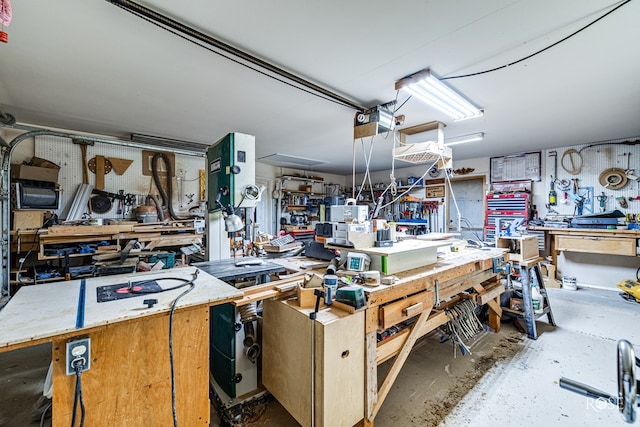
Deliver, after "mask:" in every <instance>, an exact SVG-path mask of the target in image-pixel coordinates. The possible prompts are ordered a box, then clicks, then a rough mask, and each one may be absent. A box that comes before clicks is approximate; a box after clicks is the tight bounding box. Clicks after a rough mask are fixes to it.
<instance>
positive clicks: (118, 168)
mask: <svg viewBox="0 0 640 427" xmlns="http://www.w3.org/2000/svg"><path fill="white" fill-rule="evenodd" d="M107 160H108V161H110V162H111V166H112V167H113V170H114V171H115V172H116V173H117V174H118V175H122V174H124V173H125V172H126V171H127V169H128V168H129V166H130V165H131V163H133V160H129V159H118V158H115V157H109V158H108V159H107Z"/></svg>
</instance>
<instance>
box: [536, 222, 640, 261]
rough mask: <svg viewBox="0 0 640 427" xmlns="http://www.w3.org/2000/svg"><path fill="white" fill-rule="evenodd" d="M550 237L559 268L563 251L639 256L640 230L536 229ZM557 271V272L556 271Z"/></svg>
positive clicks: (551, 249) (551, 248)
mask: <svg viewBox="0 0 640 427" xmlns="http://www.w3.org/2000/svg"><path fill="white" fill-rule="evenodd" d="M531 229H532V230H535V231H544V232H545V235H546V236H549V240H550V242H549V252H550V255H551V262H552V264H553V265H555V266H556V267H557V266H558V255H559V254H560V252H562V251H569V252H581V253H588V254H601V255H618V256H632V257H635V256H638V252H637V246H638V244H637V241H638V239H640V230H606V229H594V228H551V227H534V228H531ZM556 271H557V270H556Z"/></svg>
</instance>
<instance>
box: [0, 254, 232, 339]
mask: <svg viewBox="0 0 640 427" xmlns="http://www.w3.org/2000/svg"><path fill="white" fill-rule="evenodd" d="M195 270H196V269H195V268H191V267H189V268H178V269H172V270H167V271H161V272H151V273H136V274H126V275H117V276H108V277H97V278H90V279H87V280H86V300H85V314H84V327H83V328H81V329H76V317H77V310H78V297H79V290H80V280H72V281H68V282H56V283H49V284H42V285H37V286H24V287H22V288H21V289H20V290H19V291H18V292H17V293H16V295H15V296H14V297H13V298H12V299H11V301H9V303H8V304H7V305H6V306H5V307H4V309H2V310H1V311H0V330H2V336H0V351H7V350H11V349H14V348H20V347H25V346H29V345H34V344H37V343H40V342H45V341H49V340H50V339H51V338H52V337H57V336H62V335H66V334H75V335H77V334H78V333H79V332H81V331H83V330H89V329H93V328H96V327H101V326H104V325H108V324H113V323H118V322H124V321H128V320H134V319H136V318H143V317H146V316H152V315H158V314H161V313H166V312H168V311H169V310H170V308H171V304H172V303H173V300H174V299H175V298H176V297H177V296H178V295H180V294H181V293H182V292H183V291H185V290H186V289H187V288H186V287H182V288H178V289H175V290H172V291H167V292H161V293H154V294H146V295H140V296H139V297H132V298H126V299H121V300H117V301H107V302H101V303H98V302H97V293H96V289H97V288H98V287H99V286H105V285H113V284H118V283H125V284H126V283H128V280H129V279H131V280H132V281H133V282H137V281H141V280H146V279H149V280H153V279H156V278H167V277H169V278H174V277H180V278H184V279H191V278H192V277H193V276H192V274H193V272H194V271H195ZM179 283H180V282H179V281H177V280H173V281H170V280H162V281H160V282H158V284H159V285H160V286H161V287H163V288H168V287H171V286H175V285H177V284H179ZM242 296H243V293H242V292H241V291H239V290H238V289H236V288H234V287H233V286H230V285H228V284H226V283H224V282H222V281H221V280H219V279H216V278H215V277H213V276H211V275H209V274H207V273H205V272H203V271H201V270H200V271H199V275H198V278H197V279H196V281H195V287H194V289H193V290H192V291H191V292H189V293H188V294H187V295H185V296H184V297H183V298H181V299H180V301H179V302H178V304H177V307H176V311H178V310H181V309H184V308H188V307H193V306H198V305H213V304H215V303H222V302H226V301H230V300H234V299H238V298H241V297H242ZM147 298H155V299H157V300H158V303H157V304H156V305H155V306H153V307H152V308H147V306H146V305H144V304H143V300H144V299H147Z"/></svg>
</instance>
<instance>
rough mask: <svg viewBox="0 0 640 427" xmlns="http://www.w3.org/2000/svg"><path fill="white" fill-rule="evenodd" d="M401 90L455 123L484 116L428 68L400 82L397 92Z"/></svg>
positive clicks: (397, 84)
mask: <svg viewBox="0 0 640 427" xmlns="http://www.w3.org/2000/svg"><path fill="white" fill-rule="evenodd" d="M400 89H404V90H405V91H407V92H408V93H410V94H411V95H412V96H415V97H416V98H418V99H421V100H422V101H424V102H426V103H427V104H429V105H431V106H432V107H434V108H437V109H438V110H440V111H442V112H443V113H446V114H448V115H449V116H451V117H452V118H453V120H454V121H458V120H466V119H472V118H475V117H480V116H482V114H483V112H482V110H480V109H479V108H478V107H476V106H475V105H473V104H472V103H471V102H469V101H467V100H466V99H465V98H463V97H462V96H461V95H460V94H459V93H457V92H456V91H454V90H453V89H452V88H450V87H449V86H447V85H445V84H444V83H443V82H442V81H441V80H440V79H438V78H437V77H435V76H434V75H433V74H431V71H430V70H429V69H428V68H427V69H426V70H423V71H419V72H417V73H415V74H412V75H411V76H409V77H405V78H403V79H401V80H398V81H397V82H396V90H400Z"/></svg>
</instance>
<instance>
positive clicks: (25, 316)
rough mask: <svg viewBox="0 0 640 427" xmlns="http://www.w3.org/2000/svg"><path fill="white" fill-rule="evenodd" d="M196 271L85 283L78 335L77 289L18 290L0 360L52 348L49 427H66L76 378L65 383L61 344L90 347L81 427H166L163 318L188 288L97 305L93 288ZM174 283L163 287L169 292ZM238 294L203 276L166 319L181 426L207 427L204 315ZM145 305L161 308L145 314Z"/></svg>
mask: <svg viewBox="0 0 640 427" xmlns="http://www.w3.org/2000/svg"><path fill="white" fill-rule="evenodd" d="M194 271H195V268H191V267H188V268H179V269H173V270H170V271H162V272H152V273H144V274H140V273H138V274H135V275H121V276H109V277H101V278H94V279H87V281H86V306H85V316H84V326H83V327H82V328H76V316H77V310H78V296H79V288H80V280H74V281H69V282H63V283H55V284H53V283H52V284H43V285H37V286H25V287H23V288H21V289H20V290H19V291H18V292H17V293H16V295H15V296H14V297H13V298H12V299H11V300H10V301H9V303H8V304H7V305H6V306H5V307H4V309H2V311H0V330H2V336H0V352H4V351H10V350H14V349H18V348H22V347H27V346H31V345H35V344H40V343H43V342H52V360H53V424H52V425H53V426H68V425H69V424H70V419H71V413H72V408H73V398H74V390H75V377H74V376H73V375H71V376H67V375H66V374H65V359H66V357H65V347H66V343H67V341H69V340H71V339H74V338H78V337H89V338H91V366H90V369H89V370H88V371H86V372H84V373H83V374H82V389H83V394H84V403H85V407H86V425H87V426H103V425H130V426H138V425H158V426H159V425H163V426H164V425H171V424H172V413H171V412H172V410H171V378H170V364H169V353H168V334H169V311H170V306H171V304H172V302H173V300H174V299H175V298H176V297H177V296H178V295H180V294H181V293H182V292H183V291H184V290H185V289H186V288H184V287H183V288H179V289H176V290H172V291H168V292H163V293H157V294H152V295H146V296H142V295H141V296H139V297H133V298H127V299H121V300H117V301H108V302H102V303H98V302H97V296H96V289H97V287H99V286H104V285H112V284H119V283H123V284H124V283H127V281H128V279H129V278H131V279H132V280H133V281H140V280H145V279H154V278H159V277H181V278H184V279H191V278H192V277H193V276H192V273H193V272H194ZM178 283H179V282H178V281H162V282H159V284H160V285H161V286H162V287H164V288H167V287H170V286H173V285H176V284H178ZM241 296H242V292H241V291H239V290H237V289H235V288H234V287H232V286H230V285H227V284H226V283H224V282H222V281H220V280H218V279H216V278H214V277H212V276H210V275H208V274H207V273H204V272H202V271H200V273H199V276H198V278H197V279H196V281H195V287H194V288H193V290H192V291H191V292H190V293H188V294H186V295H185V296H184V297H183V298H182V299H180V301H179V302H178V304H177V307H176V311H175V314H174V319H173V322H174V323H173V331H174V334H173V350H174V368H175V378H176V408H177V417H178V421H179V423H180V425H189V426H199V425H200V426H207V425H209V412H210V406H209V393H208V391H209V375H208V371H209V353H208V347H209V346H208V344H209V307H210V306H212V305H215V304H222V303H225V302H229V301H231V300H234V299H236V298H240V297H241ZM145 298H156V299H157V300H158V303H157V304H156V305H155V306H154V307H152V308H147V307H146V306H145V305H144V304H143V303H142V301H143V299H145Z"/></svg>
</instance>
